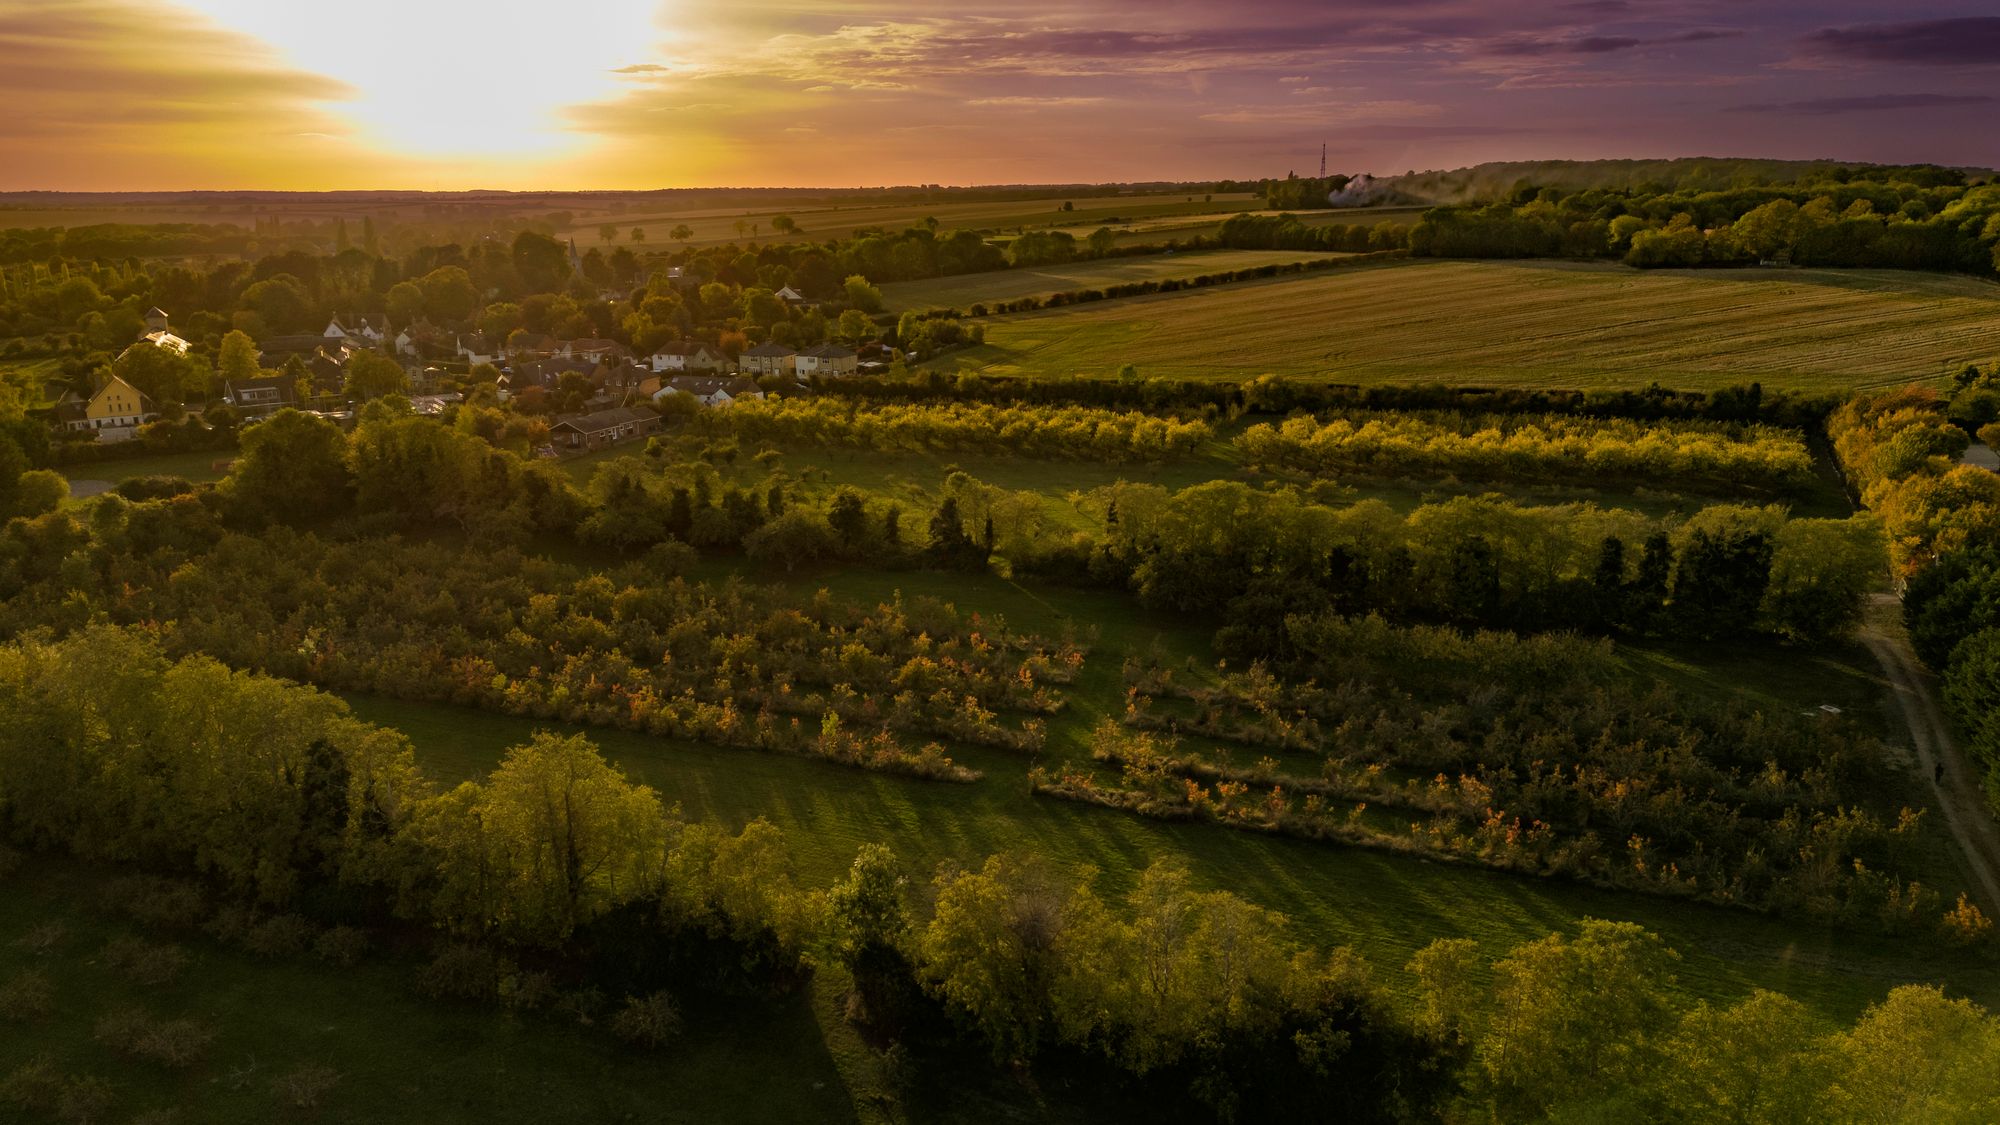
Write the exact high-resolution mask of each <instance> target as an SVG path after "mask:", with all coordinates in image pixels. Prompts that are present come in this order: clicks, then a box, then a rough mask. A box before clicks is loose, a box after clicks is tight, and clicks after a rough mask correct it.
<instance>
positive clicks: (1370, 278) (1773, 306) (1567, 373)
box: [944, 261, 2000, 390]
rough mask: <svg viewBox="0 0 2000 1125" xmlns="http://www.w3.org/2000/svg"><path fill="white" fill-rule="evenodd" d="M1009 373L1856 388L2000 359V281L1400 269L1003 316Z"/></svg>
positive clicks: (1596, 269) (1590, 268) (999, 352)
mask: <svg viewBox="0 0 2000 1125" xmlns="http://www.w3.org/2000/svg"><path fill="white" fill-rule="evenodd" d="M985 323H986V340H987V343H986V346H984V347H982V348H977V349H973V350H972V351H969V352H960V353H954V354H952V355H951V356H948V357H946V359H945V360H944V362H945V363H947V364H956V365H963V366H969V367H975V368H981V369H986V370H991V371H995V372H1000V373H1007V372H1019V373H1023V374H1030V373H1032V374H1043V375H1085V376H1102V377H1105V378H1109V377H1111V376H1112V375H1113V374H1114V373H1115V372H1116V371H1117V370H1118V368H1119V367H1120V366H1121V365H1122V364H1125V363H1132V364H1135V365H1137V366H1138V368H1139V371H1140V373H1141V374H1143V375H1171V376H1183V377H1187V376H1193V377H1199V376H1217V377H1228V378H1241V377H1245V376H1255V375H1259V374H1264V373H1273V374H1279V375H1298V376H1324V377H1332V378H1337V379H1343V380H1351V381H1354V382H1358V383H1394V382H1429V381H1436V382H1442V383H1476V384H1491V385H1525V386H1562V387H1606V386H1625V387H1643V386H1645V385H1647V384H1649V383H1653V382H1659V383H1662V384H1665V385H1669V386H1677V387H1686V388H1700V387H1718V386H1726V385H1729V384H1733V383H1743V382H1749V381H1751V380H1758V381H1761V382H1763V383H1764V384H1765V385H1766V386H1770V387H1790V388H1798V389H1806V390H1837V389H1846V388H1855V387H1868V386H1884V385H1890V384H1898V383H1909V382H1916V381H1921V380H1926V379H1936V378H1939V377H1941V376H1943V375H1945V374H1947V373H1949V372H1953V371H1956V370H1957V369H1958V368H1959V367H1960V366H1962V365H1963V364H1965V363H1966V362H1969V361H1975V360H1977V361H1982V362H1984V361H1988V360H1991V359H1993V358H1995V357H1996V356H2000V285H1996V284H1994V283H1992V282H1988V281H1980V280H1977V279H1973V278H1965V277H1949V276H1942V275H1936V274H1923V273H1902V272H1896V271H1886V270H1853V271H1843V270H1775V269H1774V270H1758V269H1753V270H1726V271H1724V270H1708V271H1686V270H1678V271H1657V272H1643V273H1642V272H1639V271H1635V270H1630V269H1627V268H1624V267H1622V266H1615V265H1600V264H1581V263H1566V262H1444V261H1437V262H1433V261H1422V262H1400V263H1395V264H1389V265H1383V266H1379V267H1370V268H1365V269H1357V270H1344V271H1337V272H1333V273H1328V274H1321V275H1309V276H1305V277H1295V278H1280V279H1275V280H1272V281H1267V282H1249V283H1245V284H1241V285H1229V286H1222V287H1218V288H1214V289H1203V290H1197V291H1189V292H1181V293H1172V294H1162V295H1158V296H1151V297H1134V298H1127V299H1124V300H1119V301H1111V302H1104V303H1099V304H1092V305H1084V306H1076V307H1071V308H1064V309H1053V310H1046V311H1042V312H1035V313H1022V314H1017V315H1014V316H1007V317H997V318H994V319H992V320H989V321H986V322H985Z"/></svg>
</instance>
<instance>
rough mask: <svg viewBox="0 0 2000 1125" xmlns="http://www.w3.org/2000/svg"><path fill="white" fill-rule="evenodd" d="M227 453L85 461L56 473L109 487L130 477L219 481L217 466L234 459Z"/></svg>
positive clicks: (223, 450)
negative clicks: (95, 481) (106, 484)
mask: <svg viewBox="0 0 2000 1125" xmlns="http://www.w3.org/2000/svg"><path fill="white" fill-rule="evenodd" d="M235 456H236V454H235V453H234V452H232V451H230V450H227V449H222V450H215V449H205V450H200V451H197V452H194V453H161V454H159V455H157V456H152V457H128V458H121V459H118V460H114V461H88V462H84V463H82V464H75V465H59V466H57V467H56V471H57V472H59V473H61V474H62V475H63V476H65V477H68V478H69V479H70V480H71V481H80V480H101V481H105V482H107V483H109V484H117V483H119V482H120V481H127V480H131V479H132V478H133V477H155V476H158V477H181V478H183V479H185V480H191V481H197V482H198V481H205V480H221V479H222V471H221V470H220V469H217V468H216V466H217V465H218V464H221V463H223V462H226V461H228V460H230V459H231V458H233V457H235Z"/></svg>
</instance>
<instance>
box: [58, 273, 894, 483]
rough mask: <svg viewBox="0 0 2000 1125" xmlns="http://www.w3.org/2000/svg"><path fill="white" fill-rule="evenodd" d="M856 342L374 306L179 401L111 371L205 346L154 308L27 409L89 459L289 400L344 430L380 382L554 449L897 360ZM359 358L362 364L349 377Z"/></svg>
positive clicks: (808, 305) (675, 278) (597, 442)
mask: <svg viewBox="0 0 2000 1125" xmlns="http://www.w3.org/2000/svg"><path fill="white" fill-rule="evenodd" d="M593 254H594V252H593ZM568 257H569V263H570V266H571V281H572V282H573V283H575V282H580V281H581V280H582V277H583V271H584V259H583V257H582V256H581V255H578V254H577V252H576V249H575V245H574V243H571V244H570V245H569V247H568ZM698 281H699V279H698V278H695V277H692V276H690V277H688V278H687V279H686V281H685V282H684V281H683V278H682V271H681V270H680V269H678V268H674V269H671V270H663V271H661V277H660V278H659V279H658V281H657V282H656V283H655V289H660V288H665V289H667V290H668V291H671V292H680V291H682V290H683V288H684V287H685V290H686V293H687V298H686V299H687V301H688V302H689V303H697V302H699V300H700V296H699V294H698V292H696V291H695V286H696V285H697V284H698ZM660 283H664V284H663V285H662V284H660ZM596 296H597V297H598V298H599V299H600V300H607V301H608V300H622V299H625V298H626V297H628V296H629V297H630V298H631V299H632V300H633V301H634V302H635V303H636V302H637V301H639V300H641V299H644V298H645V297H646V296H647V293H646V291H645V289H644V287H643V286H640V287H635V288H634V289H633V290H632V291H631V292H630V293H629V294H627V293H612V292H603V293H599V294H596ZM770 297H771V298H772V299H773V300H774V301H775V302H777V303H779V305H780V306H781V309H782V312H783V314H784V315H785V316H788V317H789V316H793V315H801V314H809V315H811V316H814V317H818V316H819V312H818V310H817V307H816V306H817V304H818V303H817V302H814V301H812V300H810V299H809V298H807V297H806V296H805V295H804V294H802V293H800V292H799V291H798V290H797V289H794V288H792V287H791V286H790V285H781V286H779V287H778V288H777V289H776V291H775V292H773V293H771V294H770ZM849 327H853V325H852V323H851V322H850V323H849ZM871 327H872V325H871ZM189 334H190V335H193V333H189ZM857 342H858V344H859V346H858V347H857V346H849V345H848V344H846V343H841V342H837V341H835V340H824V341H822V342H819V343H814V344H811V345H809V346H805V347H793V346H791V345H789V344H786V343H782V342H780V341H779V340H778V339H776V338H766V339H765V340H764V341H763V342H761V343H758V344H756V345H754V346H747V347H745V346H739V347H736V348H729V347H725V346H724V345H723V344H721V343H717V342H710V341H704V340H699V339H691V338H689V339H673V340H668V341H666V342H662V343H655V344H653V345H652V346H650V347H644V348H635V347H634V346H632V345H631V344H628V343H624V342H621V341H618V340H613V339H608V338H602V337H592V336H585V337H576V338H558V337H557V336H556V335H553V334H549V333H542V332H533V331H530V330H528V329H527V328H524V327H521V328H514V329H512V330H511V331H509V332H507V333H506V334H505V336H504V337H503V336H501V335H499V334H498V333H493V332H488V331H485V330H483V329H482V328H481V327H480V326H479V325H478V324H477V323H476V322H475V321H474V320H473V319H472V318H467V319H466V320H464V321H462V322H447V323H446V324H443V325H440V324H438V323H434V322H433V320H432V319H431V318H430V317H428V316H427V315H424V314H422V313H419V314H418V315H416V316H415V317H413V318H409V319H407V320H405V321H404V322H403V323H401V324H396V323H392V320H391V318H390V317H389V316H387V315H385V314H382V313H363V314H351V313H342V314H335V315H333V316H331V317H329V318H328V319H327V321H326V323H325V325H324V327H323V328H321V329H320V331H319V332H317V333H310V332H309V333H267V334H264V335H262V336H260V337H258V338H256V339H255V340H254V347H255V366H256V370H257V373H256V374H255V375H250V374H247V371H238V372H237V373H234V374H232V373H230V372H229V371H227V370H224V371H220V372H218V373H217V377H216V378H215V379H214V380H213V388H212V393H211V394H210V395H208V396H207V397H206V398H205V399H204V398H203V396H201V395H200V394H198V393H190V394H185V395H183V398H184V399H185V401H182V402H161V401H156V396H154V395H151V394H148V393H147V392H146V391H145V390H144V389H142V388H141V387H140V386H138V385H135V383H136V382H139V381H140V380H138V379H136V378H135V379H127V378H126V377H125V376H124V375H121V374H120V373H119V372H120V370H121V369H125V370H130V369H133V368H139V369H145V368H147V367H148V366H150V365H153V364H157V363H159V362H161V361H166V362H173V361H184V360H189V359H190V358H191V357H193V356H194V355H197V354H199V353H200V352H201V351H203V350H204V349H201V348H199V347H198V346H196V345H194V344H191V343H190V341H189V339H188V338H186V337H185V336H183V335H181V334H180V333H179V332H177V331H176V327H175V324H174V322H173V317H172V314H170V313H169V312H168V311H166V310H164V309H161V308H159V307H157V306H156V307H152V308H149V309H147V310H146V312H145V313H144V315H143V328H142V330H141V331H140V333H139V335H138V337H137V339H135V340H133V341H132V342H131V343H130V344H129V345H127V346H126V347H125V348H124V350H123V351H121V352H120V353H119V354H118V357H117V359H116V360H115V361H114V362H112V363H111V364H109V365H107V366H103V367H100V368H98V369H97V370H95V371H93V372H92V373H91V374H90V377H89V383H90V387H89V393H87V394H86V393H84V392H83V391H82V390H80V389H79V388H78V386H77V385H76V384H66V383H60V382H52V383H51V384H50V385H49V386H48V387H46V388H45V394H46V399H47V405H46V407H45V409H44V410H43V412H42V413H43V415H44V416H45V417H46V418H47V419H48V420H49V421H50V423H51V426H52V430H53V432H54V434H55V436H56V437H57V438H58V439H59V441H60V442H61V444H62V445H63V446H64V447H66V448H69V449H72V450H76V449H77V448H78V447H79V446H95V447H98V448H99V449H100V450H101V451H102V454H101V455H111V454H112V453H113V452H114V451H113V450H111V449H108V448H104V447H110V446H116V445H119V444H120V443H125V442H132V441H134V440H136V439H138V438H140V437H142V436H144V431H145V428H146V427H148V426H149V425H150V424H152V423H156V422H160V421H163V420H179V419H184V418H188V417H197V416H198V417H200V418H201V419H202V420H203V421H204V422H206V423H208V424H209V426H210V427H211V428H213V427H217V426H226V427H231V428H233V427H235V426H252V425H255V424H257V423H258V422H260V421H262V420H264V419H266V418H269V417H270V416H272V415H274V414H276V413H277V412H279V411H281V410H288V409H291V410H299V411H302V412H305V413H309V414H313V415H316V416H319V417H323V418H327V419H330V420H333V421H336V422H340V423H342V424H351V423H352V422H353V420H354V418H355V414H356V411H357V410H358V408H359V407H360V406H361V405H362V404H363V403H364V402H365V401H366V400H368V399H371V398H375V397H379V396H380V394H382V393H384V392H385V390H386V392H387V393H395V394H400V395H402V396H403V397H405V398H407V400H408V401H409V403H410V406H411V409H412V410H414V411H415V412H416V413H418V414H423V415H430V416H442V415H445V414H446V413H447V412H448V411H450V410H451V409H452V408H453V407H455V406H456V405H458V404H460V403H465V402H468V401H472V402H479V401H484V402H486V403H487V404H489V405H498V406H505V407H508V408H510V409H514V410H518V411H520V412H522V413H529V414H536V415H541V416H544V417H545V418H546V421H547V434H548V440H547V442H546V443H545V444H543V445H542V446H540V447H539V449H538V450H537V452H538V453H539V454H540V455H542V456H548V457H555V456H562V455H565V454H570V453H580V452H589V451H594V450H598V449H602V448H604V447H606V446H609V445H613V444H617V443H619V442H624V441H629V440H634V439H638V438H642V437H645V436H647V435H650V434H652V433H655V432H657V431H658V430H659V429H660V428H661V426H662V424H663V415H671V414H673V413H675V412H676V411H684V410H687V409H693V408H712V407H724V406H728V405H729V404H731V403H733V402H737V401H740V400H743V399H761V398H763V397H764V396H765V394H766V393H767V392H772V391H783V392H786V393H805V392H807V391H808V390H809V389H810V385H811V382H812V381H813V380H816V379H839V378H848V377H853V376H857V375H881V374H883V373H886V372H887V371H888V370H889V369H890V367H891V364H892V363H894V362H895V361H897V360H898V359H900V358H902V356H903V353H902V352H900V351H899V350H897V349H895V348H893V347H890V346H889V345H887V344H884V343H881V342H865V341H857ZM732 353H733V354H732ZM358 368H360V369H364V370H366V371H367V372H368V374H367V375H365V376H361V377H359V378H357V369H358ZM398 373H399V374H398ZM93 459H94V458H93Z"/></svg>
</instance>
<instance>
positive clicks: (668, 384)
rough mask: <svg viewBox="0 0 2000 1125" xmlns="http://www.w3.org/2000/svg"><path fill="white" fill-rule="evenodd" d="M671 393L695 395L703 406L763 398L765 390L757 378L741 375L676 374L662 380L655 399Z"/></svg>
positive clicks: (661, 399)
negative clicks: (747, 377)
mask: <svg viewBox="0 0 2000 1125" xmlns="http://www.w3.org/2000/svg"><path fill="white" fill-rule="evenodd" d="M669 395H693V396H694V397H695V399H696V400H697V401H699V402H700V403H701V404H702V405H703V406H728V405H729V404H730V403H732V402H735V401H737V400H739V399H746V398H763V397H764V392H763V391H762V390H761V389H760V388H759V387H758V386H757V383H756V381H755V380H752V379H746V378H744V377H742V376H740V375H739V376H735V377H729V376H721V375H676V376H674V377H673V378H670V379H666V380H664V381H662V382H661V384H660V389H659V391H658V392H657V393H656V394H654V395H653V401H654V402H660V401H663V400H664V399H666V398H667V397H668V396H669Z"/></svg>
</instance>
